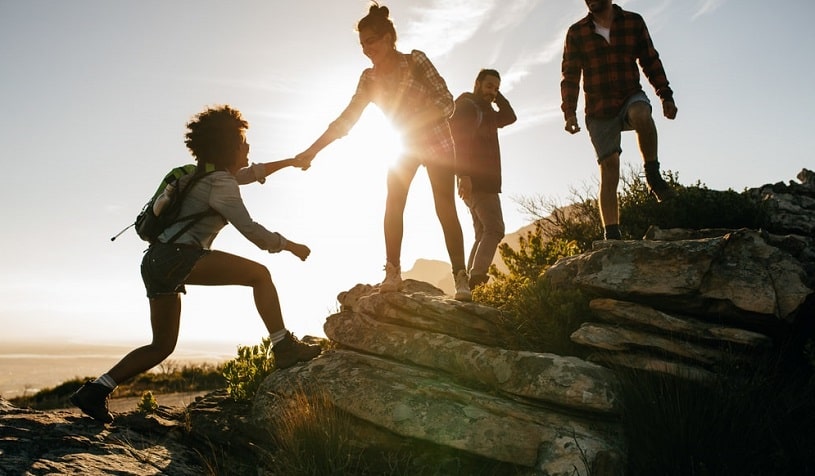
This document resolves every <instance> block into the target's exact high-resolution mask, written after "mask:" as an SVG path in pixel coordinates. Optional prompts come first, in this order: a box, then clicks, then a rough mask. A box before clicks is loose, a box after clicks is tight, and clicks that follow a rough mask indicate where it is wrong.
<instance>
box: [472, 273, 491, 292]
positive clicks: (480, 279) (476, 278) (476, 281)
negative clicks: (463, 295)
mask: <svg viewBox="0 0 815 476" xmlns="http://www.w3.org/2000/svg"><path fill="white" fill-rule="evenodd" d="M489 280H490V277H489V276H487V275H486V274H471V275H470V289H471V290H472V289H475V288H476V287H477V286H481V285H482V284H486V283H487V281H489Z"/></svg>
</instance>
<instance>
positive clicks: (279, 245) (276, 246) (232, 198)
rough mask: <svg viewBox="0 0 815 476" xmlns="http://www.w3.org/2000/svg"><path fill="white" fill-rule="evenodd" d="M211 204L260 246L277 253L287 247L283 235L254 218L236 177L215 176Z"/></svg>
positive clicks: (247, 237) (226, 175)
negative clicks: (244, 200)
mask: <svg viewBox="0 0 815 476" xmlns="http://www.w3.org/2000/svg"><path fill="white" fill-rule="evenodd" d="M249 169H251V168H249V167H247V168H246V169H244V170H249ZM209 206H210V207H212V209H213V210H215V211H216V212H218V213H219V214H220V215H221V216H222V217H224V219H226V221H228V222H229V223H231V224H232V226H234V227H235V229H237V230H238V231H239V232H240V233H241V234H242V235H243V236H245V237H246V239H248V240H249V241H251V242H252V243H254V244H255V245H256V246H257V247H258V248H260V249H263V250H266V251H268V252H270V253H277V252H279V251H282V250H283V249H284V248H285V247H286V245H287V243H288V242H287V241H286V238H284V237H283V235H281V234H280V233H277V232H273V231H269V230H267V229H266V228H264V227H263V225H261V224H259V223H257V222H255V221H254V220H252V217H251V216H250V215H249V211H248V210H247V209H246V206H245V205H244V203H243V199H242V198H241V194H240V189H239V188H238V181H237V180H236V179H235V177H232V176H231V175H228V174H218V176H217V177H213V180H212V190H211V193H210V199H209Z"/></svg>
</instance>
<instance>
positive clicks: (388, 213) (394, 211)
mask: <svg viewBox="0 0 815 476" xmlns="http://www.w3.org/2000/svg"><path fill="white" fill-rule="evenodd" d="M418 167H419V164H418V162H415V161H414V160H412V159H409V158H403V159H401V160H400V161H399V162H398V163H397V164H396V165H394V167H393V169H391V170H390V171H389V172H388V198H387V199H386V201H385V219H384V228H385V257H386V258H387V260H388V263H390V264H392V265H394V266H397V267H398V266H400V265H401V255H402V236H403V233H404V222H403V217H404V214H405V205H406V204H407V195H408V191H409V190H410V183H411V182H412V181H413V177H414V176H415V175H416V170H417V169H418Z"/></svg>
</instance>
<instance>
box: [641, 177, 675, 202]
mask: <svg viewBox="0 0 815 476" xmlns="http://www.w3.org/2000/svg"><path fill="white" fill-rule="evenodd" d="M647 182H648V190H650V192H651V195H653V196H654V198H656V199H657V202H660V203H662V202H664V201H665V200H668V199H669V198H671V197H673V196H674V195H676V191H675V190H674V189H672V188H671V186H670V185H668V182H666V181H665V180H663V179H662V177H658V178H656V179H652V180H647Z"/></svg>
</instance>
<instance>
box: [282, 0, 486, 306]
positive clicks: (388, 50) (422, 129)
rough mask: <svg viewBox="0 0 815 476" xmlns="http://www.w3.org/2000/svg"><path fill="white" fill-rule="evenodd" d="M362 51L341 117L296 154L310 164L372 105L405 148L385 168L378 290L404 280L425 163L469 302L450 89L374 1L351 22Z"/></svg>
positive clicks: (459, 291)
mask: <svg viewBox="0 0 815 476" xmlns="http://www.w3.org/2000/svg"><path fill="white" fill-rule="evenodd" d="M357 32H358V33H359V43H360V45H361V46H362V53H363V54H364V55H365V56H367V57H368V58H369V59H370V60H371V63H372V64H373V67H372V68H367V69H365V70H364V71H363V72H362V76H360V78H359V83H358V84H357V89H356V93H355V94H354V95H353V97H352V98H351V102H350V103H349V104H348V106H347V107H346V108H345V110H344V111H342V113H341V114H340V116H339V117H338V118H337V119H336V120H335V121H334V122H332V123H331V124H330V125H329V126H328V128H327V129H326V131H325V132H324V133H323V134H322V135H321V136H320V137H319V138H318V139H317V140H316V141H315V142H314V143H313V144H312V145H311V146H310V147H309V148H307V149H306V150H305V151H303V152H301V153H300V154H298V155H297V157H296V158H297V159H299V160H303V161H304V162H305V165H304V166H303V168H304V169H305V168H308V166H309V165H310V164H311V161H312V160H314V157H315V156H316V155H317V153H319V152H320V151H321V150H322V149H324V148H325V147H326V146H328V145H329V144H330V143H332V142H334V141H335V140H337V139H339V138H340V137H343V136H345V135H346V134H348V132H349V131H350V130H351V128H352V127H353V126H354V125H355V124H356V123H357V121H358V120H359V118H360V116H361V115H362V112H363V110H364V109H365V107H366V106H367V105H368V104H369V103H374V104H376V105H377V106H379V108H381V109H382V111H383V112H384V113H385V115H386V116H387V117H388V118H389V119H390V120H391V122H392V123H393V124H394V126H396V129H397V130H398V131H399V132H400V133H401V136H402V141H403V146H404V150H405V152H404V153H403V155H402V156H401V157H400V158H399V160H398V161H397V163H396V164H395V165H394V166H393V167H392V168H391V170H390V171H389V172H388V197H387V201H386V204H385V220H384V228H385V254H386V258H387V262H386V264H385V279H384V281H382V284H380V288H379V290H380V292H393V291H397V290H398V289H399V286H400V285H401V282H402V277H401V264H400V255H401V251H402V235H403V215H404V211H405V204H406V202H407V195H408V190H409V188H410V183H411V182H412V181H413V177H414V176H415V175H416V171H417V170H418V168H419V166H420V165H424V166H425V167H426V168H427V174H428V177H429V179H430V186H431V188H432V190H433V200H434V203H435V207H436V215H437V216H438V218H439V221H440V222H441V226H442V230H443V232H444V241H445V245H446V247H447V253H448V255H449V256H450V262H451V264H452V267H453V270H452V271H453V278H454V280H455V285H456V292H455V298H456V299H458V300H461V301H469V300H471V298H472V296H471V294H470V288H469V284H468V277H467V271H466V265H465V262H464V239H463V236H462V232H461V223H459V220H458V214H457V212H456V203H455V150H454V144H453V138H452V136H451V134H450V126H449V124H448V122H447V121H448V118H449V117H450V116H451V115H452V114H453V109H454V102H453V95H452V94H451V93H450V90H449V89H448V88H447V84H446V83H445V81H444V79H443V78H442V77H441V76H440V75H439V73H438V71H437V70H436V68H435V66H433V63H431V62H430V60H429V59H428V58H427V56H426V55H425V54H424V53H423V52H421V51H419V50H413V51H411V53H410V54H404V53H401V52H400V51H399V50H397V49H396V29H395V28H394V26H393V22H392V21H391V19H390V18H389V11H388V8H387V7H385V6H381V5H379V4H378V3H376V2H374V3H373V4H372V5H371V7H370V9H369V11H368V14H367V15H366V16H365V17H364V18H362V19H361V20H360V21H359V23H358V24H357Z"/></svg>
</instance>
